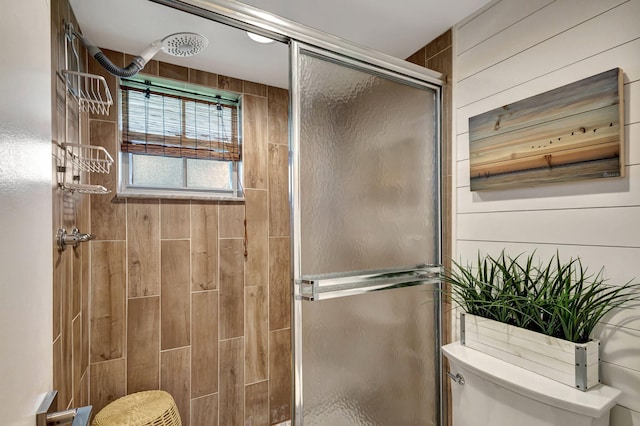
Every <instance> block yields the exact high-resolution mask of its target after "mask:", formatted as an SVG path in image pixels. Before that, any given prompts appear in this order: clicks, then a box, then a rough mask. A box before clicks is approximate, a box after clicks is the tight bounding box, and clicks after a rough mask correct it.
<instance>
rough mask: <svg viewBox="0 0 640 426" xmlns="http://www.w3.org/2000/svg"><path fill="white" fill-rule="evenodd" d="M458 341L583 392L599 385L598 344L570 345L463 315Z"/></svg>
mask: <svg viewBox="0 0 640 426" xmlns="http://www.w3.org/2000/svg"><path fill="white" fill-rule="evenodd" d="M460 340H461V343H462V344H463V345H465V346H468V347H470V348H473V349H476V350H478V351H480V352H484V353H486V354H488V355H491V356H494V357H496V358H499V359H501V360H503V361H507V362H509V363H511V364H514V365H517V366H519V367H522V368H525V369H527V370H529V371H533V372H534V373H538V374H540V375H542V376H545V377H548V378H550V379H553V380H556V381H558V382H560V383H564V384H566V385H569V386H571V387H574V388H576V389H580V390H583V391H586V390H587V389H590V388H592V387H594V386H596V385H598V384H599V383H600V341H598V340H591V341H589V342H588V343H582V344H579V343H573V342H569V341H567V340H562V339H558V338H556V337H550V336H547V335H544V334H541V333H536V332H535V331H530V330H525V329H523V328H520V327H514V326H512V325H508V324H504V323H501V322H498V321H493V320H490V319H487V318H482V317H478V316H475V315H470V314H466V313H462V314H460Z"/></svg>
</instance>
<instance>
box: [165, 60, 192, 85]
mask: <svg viewBox="0 0 640 426" xmlns="http://www.w3.org/2000/svg"><path fill="white" fill-rule="evenodd" d="M158 75H159V76H160V77H164V78H170V79H173V80H180V81H189V68H186V67H181V66H180V65H174V64H170V63H168V62H162V61H158Z"/></svg>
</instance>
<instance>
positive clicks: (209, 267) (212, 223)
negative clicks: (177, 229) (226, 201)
mask: <svg viewBox="0 0 640 426" xmlns="http://www.w3.org/2000/svg"><path fill="white" fill-rule="evenodd" d="M191 268H192V271H191V290H192V291H201V290H216V289H217V288H218V205H216V204H206V203H196V202H194V203H193V204H192V205H191Z"/></svg>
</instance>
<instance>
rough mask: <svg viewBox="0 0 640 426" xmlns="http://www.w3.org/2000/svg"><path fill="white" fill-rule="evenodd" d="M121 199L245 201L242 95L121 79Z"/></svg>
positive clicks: (189, 86)
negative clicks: (156, 197) (242, 168)
mask: <svg viewBox="0 0 640 426" xmlns="http://www.w3.org/2000/svg"><path fill="white" fill-rule="evenodd" d="M120 83H121V86H120V107H121V108H120V113H121V125H122V132H121V133H122V140H121V144H120V184H119V194H121V195H124V196H160V197H162V196H171V197H175V196H183V197H185V198H187V197H188V198H233V199H237V198H238V197H241V196H242V193H241V187H242V185H241V183H240V170H241V163H240V161H241V154H242V153H241V149H242V146H241V144H240V123H239V116H240V115H239V110H240V98H239V95H238V94H233V93H228V92H223V91H214V89H210V88H205V87H202V86H195V85H187V84H183V85H178V83H176V82H168V81H163V80H161V79H153V80H149V79H148V78H145V80H135V79H121V82H120Z"/></svg>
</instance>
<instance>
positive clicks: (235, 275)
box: [219, 239, 244, 340]
mask: <svg viewBox="0 0 640 426" xmlns="http://www.w3.org/2000/svg"><path fill="white" fill-rule="evenodd" d="M219 244H220V295H219V297H220V340H222V339H230V338H232V337H238V336H242V335H243V334H244V256H243V251H244V249H243V241H242V240H240V239H228V240H220V241H219Z"/></svg>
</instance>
